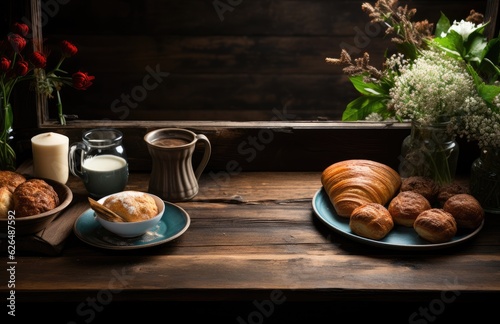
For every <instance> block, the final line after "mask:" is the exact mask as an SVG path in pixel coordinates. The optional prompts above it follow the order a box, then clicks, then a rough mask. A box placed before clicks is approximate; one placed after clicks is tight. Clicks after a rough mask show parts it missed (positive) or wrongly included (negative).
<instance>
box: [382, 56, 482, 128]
mask: <svg viewBox="0 0 500 324" xmlns="http://www.w3.org/2000/svg"><path fill="white" fill-rule="evenodd" d="M400 72H401V74H400V75H399V76H397V77H396V78H395V79H394V87H393V88H391V89H390V91H389V93H390V96H391V102H390V104H392V105H393V107H394V109H395V112H396V116H397V117H400V118H401V119H412V120H414V121H417V122H419V123H423V124H430V123H434V122H437V121H438V120H439V119H440V118H441V117H443V116H447V117H452V116H453V115H454V114H456V113H457V111H461V113H464V110H465V109H471V107H470V106H471V104H466V103H469V102H482V100H481V98H480V97H479V95H478V94H477V91H476V88H475V86H474V82H473V79H472V77H471V76H470V74H469V73H468V72H467V70H466V67H465V65H464V63H463V62H462V61H459V60H455V59H452V58H451V57H449V56H447V55H446V54H444V53H443V52H436V51H423V52H422V55H421V56H420V57H419V58H417V59H416V60H415V61H414V62H413V63H412V64H407V65H406V66H403V67H402V68H400ZM471 98H473V99H474V100H471ZM476 99H477V100H476Z"/></svg>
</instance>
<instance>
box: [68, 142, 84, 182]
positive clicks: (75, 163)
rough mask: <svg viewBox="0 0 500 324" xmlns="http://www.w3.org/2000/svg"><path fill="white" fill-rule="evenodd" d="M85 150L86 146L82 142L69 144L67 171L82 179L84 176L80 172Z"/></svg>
mask: <svg viewBox="0 0 500 324" xmlns="http://www.w3.org/2000/svg"><path fill="white" fill-rule="evenodd" d="M86 150H87V147H86V145H85V144H84V143H83V142H77V143H73V144H71V145H70V147H69V153H68V164H69V171H70V172H71V173H72V174H73V175H74V176H77V177H79V178H82V179H83V177H84V174H83V172H82V163H83V152H85V151H86Z"/></svg>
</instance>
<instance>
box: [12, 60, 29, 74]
mask: <svg viewBox="0 0 500 324" xmlns="http://www.w3.org/2000/svg"><path fill="white" fill-rule="evenodd" d="M28 71H29V65H28V62H26V61H24V60H20V61H17V62H16V66H15V67H14V72H15V73H16V75H17V76H20V77H22V76H25V75H26V74H27V73H28Z"/></svg>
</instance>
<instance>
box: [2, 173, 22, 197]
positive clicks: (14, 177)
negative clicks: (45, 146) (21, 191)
mask: <svg viewBox="0 0 500 324" xmlns="http://www.w3.org/2000/svg"><path fill="white" fill-rule="evenodd" d="M24 181H26V178H25V177H24V176H23V175H22V174H20V173H17V172H15V171H8V170H0V187H4V186H6V187H7V188H9V190H10V192H14V190H15V189H16V188H17V186H19V185H20V184H21V183H23V182H24Z"/></svg>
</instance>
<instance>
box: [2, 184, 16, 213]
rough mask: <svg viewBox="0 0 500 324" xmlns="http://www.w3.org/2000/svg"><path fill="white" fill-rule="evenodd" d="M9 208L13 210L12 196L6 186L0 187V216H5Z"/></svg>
mask: <svg viewBox="0 0 500 324" xmlns="http://www.w3.org/2000/svg"><path fill="white" fill-rule="evenodd" d="M9 210H14V198H13V195H12V192H10V190H9V188H8V187H7V186H3V187H0V218H7V217H8V215H9Z"/></svg>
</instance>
